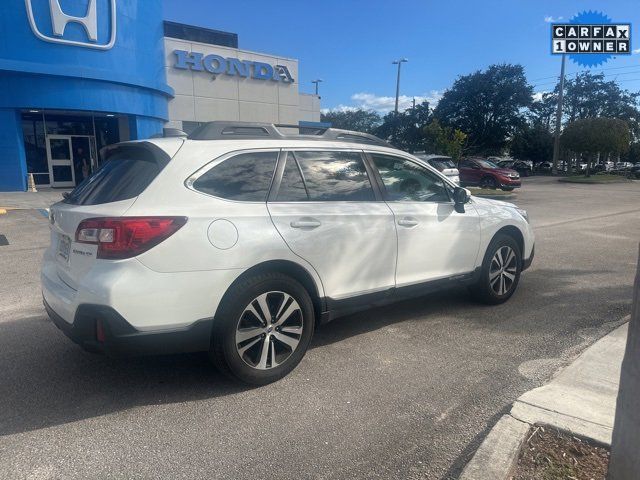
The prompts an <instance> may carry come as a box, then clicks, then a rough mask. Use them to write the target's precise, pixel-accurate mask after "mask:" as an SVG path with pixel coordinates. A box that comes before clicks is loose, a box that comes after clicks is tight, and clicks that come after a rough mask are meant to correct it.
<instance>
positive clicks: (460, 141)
mask: <svg viewBox="0 0 640 480" xmlns="http://www.w3.org/2000/svg"><path fill="white" fill-rule="evenodd" d="M422 131H423V134H424V145H425V152H429V153H435V154H438V155H447V156H449V157H451V158H454V159H455V160H458V159H459V158H460V157H461V156H462V152H463V151H464V148H465V145H466V143H467V134H466V133H464V132H462V131H460V130H458V129H456V128H451V127H444V128H443V127H442V125H440V122H439V121H438V119H436V118H434V119H433V120H432V121H431V122H430V123H429V124H428V125H426V126H425V127H424V128H423V129H422Z"/></svg>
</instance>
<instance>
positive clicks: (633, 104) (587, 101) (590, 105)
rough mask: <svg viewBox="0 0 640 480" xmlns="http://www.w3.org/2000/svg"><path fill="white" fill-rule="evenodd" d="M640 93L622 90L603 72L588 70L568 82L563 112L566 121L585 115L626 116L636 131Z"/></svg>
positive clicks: (637, 130)
mask: <svg viewBox="0 0 640 480" xmlns="http://www.w3.org/2000/svg"><path fill="white" fill-rule="evenodd" d="M639 96H640V93H632V92H629V91H627V90H623V89H621V88H620V86H619V85H618V84H617V83H616V82H615V81H614V80H610V81H607V80H605V76H604V74H602V73H600V74H595V75H594V74H591V73H589V72H585V73H582V74H579V75H577V76H576V77H575V78H574V79H570V80H568V81H567V83H566V93H565V101H564V105H563V107H564V115H565V120H566V122H567V123H570V122H574V121H576V120H578V119H582V118H594V117H608V118H619V119H622V120H625V121H626V122H627V123H628V124H629V126H630V127H631V130H632V132H633V133H634V135H638V134H639V133H640V129H639V125H638V121H639V120H640V110H638V97H639Z"/></svg>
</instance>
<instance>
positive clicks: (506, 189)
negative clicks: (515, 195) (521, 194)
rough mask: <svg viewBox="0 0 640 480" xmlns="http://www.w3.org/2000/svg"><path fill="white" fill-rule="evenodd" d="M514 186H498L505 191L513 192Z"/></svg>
mask: <svg viewBox="0 0 640 480" xmlns="http://www.w3.org/2000/svg"><path fill="white" fill-rule="evenodd" d="M514 188H515V187H500V189H501V190H503V191H505V192H513V189H514Z"/></svg>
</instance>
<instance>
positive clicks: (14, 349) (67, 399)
mask: <svg viewBox="0 0 640 480" xmlns="http://www.w3.org/2000/svg"><path fill="white" fill-rule="evenodd" d="M601 273H603V272H602V271H600V270H599V271H576V270H534V271H531V272H527V273H526V274H525V276H524V277H523V281H522V284H521V289H520V290H519V291H518V292H516V295H515V296H514V297H513V298H512V299H511V301H510V302H507V303H506V304H504V305H501V306H497V307H484V306H478V305H477V304H475V303H473V301H472V300H470V299H469V298H468V296H467V295H466V291H465V290H464V289H461V288H457V289H452V290H449V291H445V292H442V293H439V294H432V295H429V296H426V297H421V298H418V299H414V300H408V301H403V302H400V303H396V304H391V305H388V306H385V307H380V308H375V309H372V310H367V311H364V312H360V313H358V314H355V315H351V316H348V317H344V318H341V319H338V320H335V321H334V322H332V323H330V324H328V325H325V326H322V327H321V328H320V329H319V330H318V332H317V333H316V336H315V338H314V341H313V343H312V348H317V347H323V346H327V345H330V344H332V343H335V342H340V341H343V340H345V339H348V338H350V337H353V336H357V335H360V334H363V333H367V332H371V331H375V330H379V329H382V328H385V327H388V326H390V325H393V324H396V323H401V322H407V321H410V322H440V321H441V318H442V317H443V316H444V317H447V321H451V322H452V323H454V324H458V323H465V324H466V325H471V327H473V328H477V329H485V330H489V331H493V330H495V331H496V333H495V334H496V335H502V334H503V333H502V332H504V334H509V333H512V332H513V331H523V330H525V329H526V328H528V327H530V326H531V323H532V322H534V321H536V322H537V321H540V320H539V315H540V311H541V310H544V309H546V311H548V312H549V313H548V314H543V316H546V317H549V318H548V320H547V322H554V323H556V324H557V323H559V322H558V320H557V319H562V325H556V327H555V328H562V327H564V328H566V329H573V330H575V329H576V325H578V326H580V327H582V326H583V325H582V324H581V323H580V321H581V318H582V317H583V316H584V312H585V309H589V308H591V307H590V306H589V305H588V304H589V302H590V298H592V295H591V294H592V293H593V291H592V289H591V288H584V287H581V288H579V289H576V288H571V285H575V283H576V278H577V277H579V276H585V275H592V274H601ZM630 292H631V290H630V288H629V289H628V291H627V289H624V288H622V289H621V288H619V287H615V288H614V287H601V288H599V293H600V295H599V298H602V295H603V294H604V295H607V296H608V302H609V303H610V304H611V303H616V302H617V303H618V304H620V305H621V307H620V308H621V309H628V302H629V301H630ZM556 294H557V295H556ZM593 301H594V302H595V300H593ZM576 305H581V306H580V308H576ZM528 311H531V312H535V313H536V314H538V318H534V314H533V313H531V314H529V313H528ZM584 326H585V327H589V326H590V325H584ZM544 327H545V325H544V324H543V323H541V324H540V329H544ZM407 329H409V331H410V325H409V326H408V327H407ZM545 334H549V335H553V334H554V332H553V331H549V332H545ZM452 353H453V354H455V351H453V352H452ZM0 366H1V368H0V386H1V388H2V394H1V395H0V435H10V434H15V433H20V432H26V431H30V430H34V429H40V428H45V427H50V426H54V425H59V424H63V423H68V422H73V421H77V420H82V419H85V418H91V417H96V416H101V415H106V414H109V413H113V412H118V411H121V410H126V409H130V408H134V407H136V406H145V405H162V404H172V403H180V402H190V401H197V400H199V399H210V398H214V397H219V396H227V395H235V394H238V393H241V392H243V391H245V390H247V387H243V386H240V385H238V384H236V383H234V382H232V381H230V380H228V379H226V377H223V376H222V375H220V374H218V373H217V372H216V371H215V370H214V369H213V367H212V366H211V365H210V363H209V362H208V359H207V355H206V354H204V353H203V354H190V355H173V356H162V357H143V358H131V359H112V358H108V357H105V356H101V355H94V354H90V353H87V352H84V351H83V350H82V349H80V348H79V347H77V346H76V345H74V344H73V343H71V342H70V341H69V340H68V339H67V338H66V337H65V336H64V335H63V334H62V333H61V332H59V331H58V330H57V328H56V327H55V326H54V325H53V324H52V323H51V322H50V321H49V319H48V318H47V317H46V314H45V313H44V311H42V313H36V312H35V311H34V313H33V314H32V316H30V317H24V318H21V319H18V320H9V321H4V322H0ZM294 375H295V373H294Z"/></svg>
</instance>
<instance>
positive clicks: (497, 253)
mask: <svg viewBox="0 0 640 480" xmlns="http://www.w3.org/2000/svg"><path fill="white" fill-rule="evenodd" d="M521 271H522V253H521V252H520V246H519V245H518V242H516V241H515V239H514V238H513V237H511V236H509V235H503V234H498V235H496V236H495V237H494V238H493V240H491V243H490V244H489V247H488V248H487V251H486V253H485V255H484V260H483V262H482V268H481V270H480V277H479V278H478V281H477V282H476V284H475V285H473V286H472V287H471V288H470V290H471V293H472V294H473V295H474V297H475V298H476V299H477V300H479V301H481V302H482V303H487V304H490V305H496V304H499V303H503V302H506V301H507V300H509V298H510V297H511V295H513V292H515V290H516V288H517V286H518V282H519V280H520V273H521Z"/></svg>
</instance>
